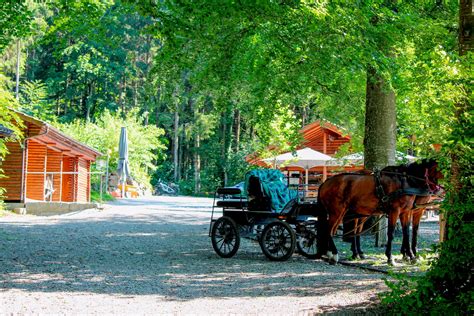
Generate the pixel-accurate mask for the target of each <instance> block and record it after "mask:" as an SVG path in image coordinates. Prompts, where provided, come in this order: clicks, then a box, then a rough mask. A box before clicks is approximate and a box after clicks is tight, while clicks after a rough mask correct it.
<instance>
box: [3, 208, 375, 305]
mask: <svg viewBox="0 0 474 316" xmlns="http://www.w3.org/2000/svg"><path fill="white" fill-rule="evenodd" d="M208 220H209V218H208V214H204V215H203V214H201V215H198V216H196V215H193V214H190V213H188V212H183V213H180V212H174V213H171V212H170V213H166V212H160V213H159V214H158V213H153V212H148V213H140V214H136V216H130V215H127V214H125V213H124V214H118V213H117V214H113V215H112V216H106V217H100V216H98V217H97V218H84V219H81V218H67V217H61V218H59V219H54V220H51V221H47V220H42V221H40V222H28V221H24V222H19V223H17V222H5V221H3V222H1V223H0V254H1V256H0V288H1V289H2V290H8V289H20V290H24V291H30V292H38V291H40V292H88V293H106V294H117V295H149V294H153V295H158V296H162V297H164V298H166V299H167V300H191V299H197V298H202V297H219V298H225V297H229V298H230V297H259V296H262V297H273V296H298V297H301V296H317V295H330V294H332V293H338V292H340V291H345V292H353V293H359V292H363V291H366V290H367V291H368V290H371V289H374V287H376V286H380V284H381V281H380V275H378V274H371V273H366V272H363V271H359V270H357V269H351V268H345V267H340V266H336V267H334V266H329V265H327V264H326V263H324V262H321V261H311V260H307V259H305V258H303V257H300V256H297V255H295V256H294V257H293V258H291V259H290V260H289V261H287V262H270V261H268V260H266V259H265V257H264V256H263V254H262V253H261V251H260V248H259V246H258V245H257V244H254V243H251V242H243V244H242V245H241V249H240V250H239V252H238V253H237V255H236V256H235V257H234V258H231V259H222V258H219V257H218V256H217V255H216V254H215V253H214V251H213V250H212V247H211V244H210V239H209V237H208V236H207V230H208V224H207V223H208Z"/></svg>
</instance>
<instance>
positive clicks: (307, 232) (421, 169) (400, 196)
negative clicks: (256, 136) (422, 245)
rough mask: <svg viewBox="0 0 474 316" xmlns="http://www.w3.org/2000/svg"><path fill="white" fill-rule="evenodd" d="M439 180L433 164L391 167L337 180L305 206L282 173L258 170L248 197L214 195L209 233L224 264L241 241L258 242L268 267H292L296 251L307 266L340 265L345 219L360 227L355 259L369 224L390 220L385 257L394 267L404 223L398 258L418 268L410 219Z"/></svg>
mask: <svg viewBox="0 0 474 316" xmlns="http://www.w3.org/2000/svg"><path fill="white" fill-rule="evenodd" d="M441 177H442V175H441V173H440V172H439V170H438V169H437V163H436V162H435V161H434V160H422V161H420V162H418V163H412V164H410V165H407V166H396V167H394V166H389V167H386V168H384V169H382V170H380V171H376V172H370V171H367V170H365V171H362V172H359V173H346V174H340V175H337V176H334V177H332V178H330V179H328V180H327V181H326V182H325V183H323V184H322V185H321V187H320V188H319V193H318V201H317V204H314V203H305V202H304V201H302V200H301V199H300V194H299V193H298V191H297V190H290V189H289V188H288V187H287V186H286V185H285V183H284V181H283V174H282V173H281V172H280V171H279V170H269V169H265V170H253V171H251V172H249V173H247V175H246V177H245V183H244V189H243V190H242V189H241V188H237V187H234V188H220V189H218V190H217V191H216V194H215V197H214V205H213V208H212V215H211V224H210V227H209V235H210V237H211V240H212V246H213V248H214V250H215V251H216V253H217V254H218V255H219V256H221V257H224V258H230V257H232V256H234V255H235V254H236V252H237V251H238V249H239V246H240V238H241V237H243V238H250V239H253V240H255V241H258V242H259V244H260V247H261V248H262V252H263V253H264V254H265V255H266V256H267V257H268V258H269V259H271V260H278V261H283V260H287V259H288V258H290V257H291V256H292V254H293V252H294V250H295V247H297V248H298V250H299V252H300V253H301V254H302V255H304V256H306V257H308V258H320V257H321V255H322V254H327V256H328V258H329V260H330V261H332V262H337V260H338V255H337V253H338V252H337V249H336V246H335V244H334V241H333V239H332V236H334V235H335V234H336V231H337V229H338V227H339V225H340V224H341V223H342V220H343V218H344V217H345V215H346V214H351V215H352V216H355V217H354V218H355V219H356V222H359V224H357V223H356V224H355V226H354V228H353V233H352V238H353V241H352V243H353V244H352V251H353V257H361V255H362V251H361V250H360V232H361V230H362V227H363V223H364V222H365V219H366V218H368V217H369V216H372V215H385V216H387V217H388V218H389V221H388V222H389V225H388V234H387V235H388V236H387V237H388V242H387V248H386V252H385V253H386V255H387V259H388V262H389V263H393V258H392V254H391V247H392V240H393V231H394V228H395V224H396V222H397V219H398V217H399V216H400V219H402V226H403V241H402V249H401V252H402V254H403V255H404V256H406V257H409V258H410V259H411V260H414V259H415V255H416V231H417V229H416V230H415V229H414V234H413V238H414V241H413V244H412V247H410V246H409V236H408V229H407V225H409V220H408V219H409V217H410V216H412V215H413V217H414V211H415V210H416V209H417V207H418V209H423V208H424V207H426V206H427V205H428V204H426V202H427V201H428V200H430V198H431V195H433V194H435V193H437V192H438V191H439V190H440V186H439V185H438V184H437V181H438V179H439V178H441ZM420 203H423V204H424V206H422V205H420ZM417 204H418V206H416V205H417ZM217 208H221V209H222V217H219V218H217V219H216V218H215V217H214V215H215V211H216V209H217ZM420 214H421V213H420ZM420 217H421V216H420ZM358 218H362V220H359V219H358ZM403 219H405V220H403ZM318 240H319V243H318V242H317V241H318ZM318 244H319V245H318Z"/></svg>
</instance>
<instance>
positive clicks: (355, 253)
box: [348, 218, 360, 259]
mask: <svg viewBox="0 0 474 316" xmlns="http://www.w3.org/2000/svg"><path fill="white" fill-rule="evenodd" d="M358 222H359V220H358V219H357V218H356V219H354V228H353V229H352V231H350V233H351V234H353V236H352V237H351V251H352V259H360V257H359V252H358V251H357V250H358V249H357V233H356V229H357V225H358ZM348 233H349V232H348Z"/></svg>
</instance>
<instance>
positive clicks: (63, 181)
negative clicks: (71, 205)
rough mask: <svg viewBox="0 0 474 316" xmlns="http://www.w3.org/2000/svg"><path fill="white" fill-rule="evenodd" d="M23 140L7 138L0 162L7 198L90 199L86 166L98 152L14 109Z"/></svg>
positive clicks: (85, 200)
mask: <svg viewBox="0 0 474 316" xmlns="http://www.w3.org/2000/svg"><path fill="white" fill-rule="evenodd" d="M17 114H18V116H19V117H20V118H21V120H22V121H23V125H24V126H23V127H22V131H23V134H24V137H25V138H24V140H23V142H22V144H20V143H18V142H8V143H7V144H6V145H7V149H8V151H9V153H8V154H7V155H6V156H5V159H4V160H3V161H1V162H0V168H1V169H3V172H4V176H5V177H3V178H0V187H2V188H4V189H6V192H5V194H4V198H5V201H7V202H28V201H56V202H89V201H90V167H91V163H92V162H94V161H95V160H96V158H97V157H98V156H101V153H100V152H98V151H97V150H95V149H93V148H90V147H88V146H86V145H84V144H82V143H80V142H78V141H76V140H74V139H72V138H71V137H69V136H66V135H64V134H63V133H61V132H60V131H59V130H57V129H56V128H54V127H52V126H51V125H49V124H48V123H46V122H43V121H41V120H38V119H36V118H34V117H31V116H29V115H26V114H24V113H21V112H17Z"/></svg>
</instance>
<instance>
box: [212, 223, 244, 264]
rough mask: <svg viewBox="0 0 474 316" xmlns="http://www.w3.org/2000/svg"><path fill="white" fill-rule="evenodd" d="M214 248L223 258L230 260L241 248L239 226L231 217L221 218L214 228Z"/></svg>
mask: <svg viewBox="0 0 474 316" xmlns="http://www.w3.org/2000/svg"><path fill="white" fill-rule="evenodd" d="M211 241H212V248H214V251H215V252H216V253H217V254H218V255H219V256H220V257H222V258H230V257H232V256H234V255H235V254H236V253H237V250H239V246H240V233H239V229H238V227H237V224H236V223H235V222H234V220H233V219H232V218H230V217H227V216H223V217H221V218H219V219H218V220H217V221H216V222H215V223H214V225H213V226H212V231H211Z"/></svg>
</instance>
